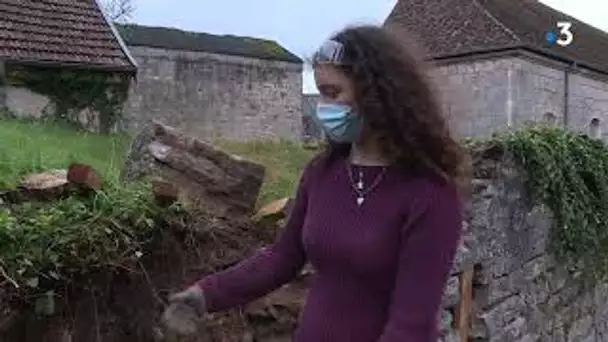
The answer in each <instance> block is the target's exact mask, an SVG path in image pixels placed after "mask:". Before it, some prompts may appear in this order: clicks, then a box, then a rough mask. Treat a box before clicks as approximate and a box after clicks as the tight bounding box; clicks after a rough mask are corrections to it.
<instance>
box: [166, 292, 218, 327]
mask: <svg viewBox="0 0 608 342" xmlns="http://www.w3.org/2000/svg"><path fill="white" fill-rule="evenodd" d="M206 312H207V310H206V306H205V296H204V294H203V290H202V289H201V288H200V287H199V286H196V285H194V286H191V287H189V288H188V289H186V290H184V291H182V292H179V293H176V294H174V295H172V296H171V297H169V306H168V307H167V308H166V309H165V312H164V313H163V317H162V320H163V324H164V325H165V329H166V330H167V332H168V333H169V334H170V335H182V336H183V335H193V334H195V333H196V332H197V330H198V328H199V327H200V325H201V322H202V320H203V316H204V315H205V313H206Z"/></svg>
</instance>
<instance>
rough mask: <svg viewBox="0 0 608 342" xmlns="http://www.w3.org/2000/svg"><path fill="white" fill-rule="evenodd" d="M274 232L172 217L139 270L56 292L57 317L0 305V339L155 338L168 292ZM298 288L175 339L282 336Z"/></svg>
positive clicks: (247, 224)
mask: <svg viewBox="0 0 608 342" xmlns="http://www.w3.org/2000/svg"><path fill="white" fill-rule="evenodd" d="M186 227H189V228H186ZM276 232H277V228H276V224H254V223H252V222H251V221H249V220H247V219H238V220H236V219H235V220H230V221H227V220H222V219H211V218H204V219H200V218H199V219H197V222H196V223H193V222H184V221H183V220H178V219H175V220H174V221H173V222H169V223H167V225H166V227H165V229H164V230H163V231H162V232H161V233H160V234H159V235H158V236H157V238H156V239H155V241H154V242H153V243H152V245H151V248H150V250H149V251H148V253H147V254H146V255H144V257H142V259H141V265H140V267H138V268H136V269H131V270H125V271H124V272H122V273H120V274H116V273H114V274H102V273H97V274H90V275H87V276H86V277H83V279H80V280H79V281H78V283H77V285H74V286H72V287H70V288H66V289H64V291H63V292H62V293H60V295H61V300H59V301H57V308H56V312H59V313H60V314H57V315H55V316H53V317H45V318H40V317H39V316H37V315H35V314H34V313H33V309H32V308H28V307H22V308H20V309H17V308H15V307H14V306H13V307H12V310H11V311H10V312H9V311H8V310H5V314H4V316H3V317H2V320H0V342H68V341H69V342H89V341H95V342H123V341H124V342H127V341H128V342H136V341H137V342H140V341H141V342H144V341H145V342H152V341H163V340H162V339H159V334H158V332H159V331H160V330H159V327H160V323H159V319H160V315H161V313H162V311H163V309H164V308H165V305H166V298H167V296H168V294H170V293H172V292H174V291H178V290H180V289H182V288H184V287H185V286H187V285H189V284H191V283H193V282H194V281H196V280H197V279H199V278H200V277H201V276H203V275H205V274H209V273H212V272H214V271H217V270H221V269H224V268H226V267H229V266H231V265H233V264H234V263H236V262H238V261H239V260H242V259H243V258H245V257H247V256H248V255H250V254H251V253H252V252H254V251H255V250H256V249H257V248H259V247H261V246H263V245H265V244H267V243H269V242H271V241H272V240H273V239H274V237H275V235H276ZM305 291H306V285H305V282H304V281H303V279H300V280H299V281H296V282H295V283H294V284H292V285H288V286H286V287H284V288H283V289H281V290H278V291H276V292H275V293H273V294H271V295H269V296H267V297H265V298H263V299H261V300H260V301H258V302H255V303H252V304H251V305H249V306H248V307H246V308H241V309H235V310H231V311H230V312H227V313H222V314H215V315H212V316H210V317H209V319H208V320H207V321H206V323H205V326H204V329H202V330H201V333H200V334H199V335H197V336H196V337H193V338H191V339H182V340H180V341H192V342H240V341H268V342H279V341H290V340H291V333H292V331H293V329H294V327H295V324H296V320H297V316H298V312H299V308H300V306H301V304H302V300H303V298H304V294H305ZM0 304H2V303H1V302H0ZM0 306H4V307H5V308H6V305H0Z"/></svg>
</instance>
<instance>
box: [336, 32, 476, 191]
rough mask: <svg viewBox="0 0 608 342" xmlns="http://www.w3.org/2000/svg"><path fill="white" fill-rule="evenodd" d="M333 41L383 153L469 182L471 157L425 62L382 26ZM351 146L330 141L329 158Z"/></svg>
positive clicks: (446, 177) (445, 177)
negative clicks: (453, 128) (444, 110)
mask: <svg viewBox="0 0 608 342" xmlns="http://www.w3.org/2000/svg"><path fill="white" fill-rule="evenodd" d="M331 40H334V41H337V42H339V43H341V44H342V45H343V49H344V51H343V57H342V62H341V63H340V64H339V65H336V67H338V68H339V69H340V70H342V71H343V72H344V74H345V75H346V76H347V77H348V78H349V79H350V80H351V81H352V82H353V84H354V89H355V102H356V107H357V110H358V112H359V114H360V115H362V116H363V120H364V122H365V123H366V125H367V126H368V128H369V129H370V130H371V131H373V132H374V134H376V135H377V136H378V138H379V143H380V146H381V148H382V150H383V151H382V152H383V153H385V154H386V155H387V156H389V157H391V158H394V159H396V160H397V161H398V163H399V164H400V165H402V166H404V167H406V168H408V169H415V170H422V171H425V172H426V173H428V172H431V174H433V175H436V176H439V177H440V178H441V179H443V180H446V181H450V180H451V181H454V182H456V183H458V184H462V183H463V182H464V181H466V178H467V177H468V166H467V161H468V158H467V154H466V153H465V151H464V149H463V148H462V147H461V145H460V144H459V143H458V142H457V141H456V139H454V138H453V137H452V135H451V133H450V130H449V127H448V124H447V122H446V120H445V118H444V116H443V113H442V109H441V104H440V103H439V101H438V100H437V97H436V94H435V92H434V91H433V87H432V86H431V84H432V83H431V82H430V79H429V78H428V76H427V72H426V69H425V68H424V63H423V62H422V60H421V59H419V58H417V56H416V55H415V54H414V53H413V52H412V51H411V49H408V48H406V47H405V44H404V43H403V41H402V40H401V39H397V37H396V36H395V35H394V32H389V31H388V30H387V29H385V28H381V27H376V26H357V27H349V28H346V29H345V30H343V31H341V32H339V33H338V34H336V35H335V36H333V37H332V38H331ZM349 148H350V146H346V145H340V144H333V143H330V144H329V150H328V152H329V154H328V155H329V156H336V155H341V154H344V153H348V150H349ZM331 159H333V158H331Z"/></svg>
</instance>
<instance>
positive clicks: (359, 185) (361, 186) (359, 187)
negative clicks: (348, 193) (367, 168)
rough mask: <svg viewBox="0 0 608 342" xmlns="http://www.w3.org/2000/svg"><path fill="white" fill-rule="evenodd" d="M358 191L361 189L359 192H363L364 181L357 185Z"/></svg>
mask: <svg viewBox="0 0 608 342" xmlns="http://www.w3.org/2000/svg"><path fill="white" fill-rule="evenodd" d="M357 189H359V190H363V181H359V182H358V183H357Z"/></svg>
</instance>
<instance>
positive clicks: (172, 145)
mask: <svg viewBox="0 0 608 342" xmlns="http://www.w3.org/2000/svg"><path fill="white" fill-rule="evenodd" d="M264 175H265V169H264V167H263V166H262V165H260V164H257V163H255V162H252V161H248V160H245V159H243V158H241V157H239V156H236V155H233V154H230V153H228V152H225V151H222V150H221V149H219V148H217V147H215V146H213V145H211V144H209V143H207V142H204V141H202V140H199V139H196V138H194V137H190V136H186V135H184V134H183V133H181V132H179V131H177V130H175V129H174V128H171V127H169V126H166V125H163V124H162V123H160V122H153V123H151V124H150V125H148V126H147V127H145V128H144V129H143V130H142V131H141V132H140V133H139V134H138V135H137V136H135V138H134V139H133V142H132V144H131V147H130V150H129V153H128V155H127V158H126V161H125V165H124V168H123V172H122V178H123V179H124V180H125V181H135V180H140V179H143V178H146V177H158V178H161V179H164V180H167V181H170V182H171V183H173V184H174V185H175V186H176V187H177V188H179V189H180V190H179V191H180V200H181V201H183V202H186V203H184V204H185V205H186V206H187V207H191V208H196V209H197V210H202V211H204V212H207V213H210V214H212V215H214V216H221V217H228V216H232V215H241V214H250V213H251V212H252V211H253V209H254V208H255V204H256V201H257V198H258V194H259V191H260V187H261V186H262V183H263V180H264Z"/></svg>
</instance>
